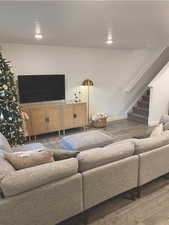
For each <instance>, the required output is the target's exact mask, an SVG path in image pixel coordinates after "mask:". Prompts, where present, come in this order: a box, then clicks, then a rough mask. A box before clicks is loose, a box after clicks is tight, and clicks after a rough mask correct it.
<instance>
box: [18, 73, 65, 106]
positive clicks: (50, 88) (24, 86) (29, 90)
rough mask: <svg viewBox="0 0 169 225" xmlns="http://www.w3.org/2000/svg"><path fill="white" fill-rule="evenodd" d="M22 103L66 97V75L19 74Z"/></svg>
mask: <svg viewBox="0 0 169 225" xmlns="http://www.w3.org/2000/svg"><path fill="white" fill-rule="evenodd" d="M18 88H19V98H20V102H21V103H29V102H41V101H53V100H63V99H65V75H23V76H18Z"/></svg>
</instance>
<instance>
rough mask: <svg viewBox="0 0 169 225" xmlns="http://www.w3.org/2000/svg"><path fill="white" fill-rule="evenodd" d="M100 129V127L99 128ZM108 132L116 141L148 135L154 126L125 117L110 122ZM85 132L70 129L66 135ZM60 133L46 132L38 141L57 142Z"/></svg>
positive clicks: (105, 129) (106, 130)
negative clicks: (149, 126)
mask: <svg viewBox="0 0 169 225" xmlns="http://www.w3.org/2000/svg"><path fill="white" fill-rule="evenodd" d="M93 129H96V128H89V129H88V130H93ZM97 130H99V129H97ZM100 130H104V131H105V132H106V133H107V134H109V135H111V136H112V137H113V139H114V141H119V140H123V139H127V138H132V137H136V136H146V135H147V134H148V133H150V131H151V130H152V128H148V126H147V125H146V124H142V123H139V122H135V121H131V120H127V119H123V120H116V121H113V122H110V123H109V124H108V126H107V127H106V128H104V129H102V128H101V129H100ZM79 132H83V129H82V128H79V129H78V128H77V129H70V130H67V131H66V135H70V134H74V133H79ZM58 139H59V137H58V133H51V134H45V135H41V136H38V137H37V141H39V142H43V143H45V144H46V143H54V142H55V143H56V142H57V141H58Z"/></svg>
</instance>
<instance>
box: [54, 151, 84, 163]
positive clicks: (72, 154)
mask: <svg viewBox="0 0 169 225" xmlns="http://www.w3.org/2000/svg"><path fill="white" fill-rule="evenodd" d="M51 151H52V152H53V157H54V160H55V161H58V160H63V159H69V158H76V156H77V155H78V154H79V153H80V151H70V150H63V149H54V150H51Z"/></svg>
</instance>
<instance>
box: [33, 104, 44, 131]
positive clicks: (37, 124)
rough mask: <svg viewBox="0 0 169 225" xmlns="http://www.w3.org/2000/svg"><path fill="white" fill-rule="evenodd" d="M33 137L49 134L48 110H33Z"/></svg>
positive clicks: (39, 108) (40, 108)
mask: <svg viewBox="0 0 169 225" xmlns="http://www.w3.org/2000/svg"><path fill="white" fill-rule="evenodd" d="M31 118H32V130H33V135H37V134H43V133H46V132H47V121H46V110H45V108H43V107H37V108H36V107H35V108H31Z"/></svg>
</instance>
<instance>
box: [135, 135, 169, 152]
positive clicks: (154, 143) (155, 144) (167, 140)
mask: <svg viewBox="0 0 169 225" xmlns="http://www.w3.org/2000/svg"><path fill="white" fill-rule="evenodd" d="M133 142H134V143H135V153H136V154H140V153H143V152H148V151H152V150H154V149H156V148H160V147H162V146H165V145H168V144H169V131H165V132H163V135H160V136H157V137H148V138H144V139H135V140H133Z"/></svg>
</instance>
